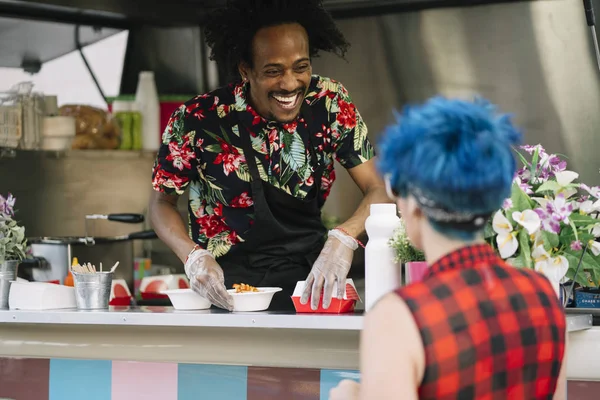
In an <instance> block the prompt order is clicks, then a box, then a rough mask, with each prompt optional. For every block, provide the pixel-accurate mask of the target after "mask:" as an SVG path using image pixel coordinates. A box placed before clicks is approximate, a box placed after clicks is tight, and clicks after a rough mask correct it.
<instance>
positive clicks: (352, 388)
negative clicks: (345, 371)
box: [329, 379, 360, 400]
mask: <svg viewBox="0 0 600 400" xmlns="http://www.w3.org/2000/svg"><path fill="white" fill-rule="evenodd" d="M359 392H360V384H359V383H358V382H356V381H352V380H349V379H345V380H343V381H341V382H340V383H339V385H337V386H336V387H334V388H333V389H331V390H330V391H329V400H358V397H359Z"/></svg>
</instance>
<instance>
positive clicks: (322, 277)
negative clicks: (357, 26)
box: [150, 0, 390, 310]
mask: <svg viewBox="0 0 600 400" xmlns="http://www.w3.org/2000/svg"><path fill="white" fill-rule="evenodd" d="M205 32H206V41H207V44H208V45H209V47H210V48H211V50H212V53H211V56H212V58H213V59H214V60H216V61H217V62H218V63H219V64H220V65H221V67H223V68H227V70H228V71H230V72H231V74H232V76H233V77H234V78H232V83H231V84H230V85H228V86H226V87H223V88H220V89H217V90H215V91H213V92H211V93H207V94H203V95H200V96H197V97H195V98H193V99H191V100H189V101H188V102H186V103H185V104H183V105H182V106H181V107H180V108H179V109H178V110H176V111H175V112H174V113H173V115H172V117H171V120H170V122H169V123H168V125H167V128H166V130H165V132H164V135H163V143H162V146H161V148H160V150H159V154H158V157H157V160H156V163H155V167H154V171H153V187H154V189H155V191H154V192H153V195H152V198H151V201H150V216H151V220H152V224H153V225H154V228H155V230H156V232H157V233H158V235H159V237H160V238H161V239H162V240H163V241H164V242H165V243H166V244H167V245H168V246H169V247H170V248H171V249H172V250H173V251H174V252H175V253H176V254H177V256H178V257H179V258H180V259H181V260H182V261H183V262H184V263H185V271H186V274H187V275H188V277H189V278H190V282H191V286H192V288H193V289H194V290H196V291H197V292H198V293H200V294H201V295H203V296H205V297H206V298H208V299H209V300H210V301H211V302H212V303H213V304H214V305H216V306H218V307H221V308H224V309H229V310H231V309H232V299H231V297H230V296H229V295H228V293H227V291H226V288H231V286H232V285H233V284H234V283H246V284H250V285H252V286H262V287H265V286H277V287H281V288H282V289H283V291H282V292H280V293H278V294H276V295H275V298H274V299H273V302H272V303H271V309H277V310H291V309H293V304H292V302H291V299H290V296H291V294H292V291H293V289H294V287H295V285H296V282H297V281H300V280H306V281H307V285H306V289H305V291H304V293H303V296H302V302H304V303H306V302H308V301H309V300H310V301H311V306H312V307H313V308H316V307H317V306H318V304H319V301H321V300H320V299H321V298H322V302H323V306H324V307H328V306H329V304H330V302H331V298H332V297H333V296H336V297H340V296H342V295H343V288H344V287H345V280H346V276H347V275H348V271H349V270H350V265H351V263H352V258H353V253H354V250H355V249H356V248H357V247H358V246H359V245H360V242H359V240H358V239H357V237H358V236H359V235H360V234H362V233H363V232H364V222H365V219H366V217H367V216H368V210H369V205H370V204H371V203H376V202H389V201H390V200H389V199H388V197H387V195H386V193H385V186H384V184H383V182H382V181H381V180H380V178H378V175H377V173H376V170H375V166H374V165H375V163H374V160H373V157H374V155H373V147H372V146H371V144H370V143H369V140H368V139H367V127H366V125H365V123H364V122H363V120H362V118H361V116H360V114H359V113H358V110H357V109H356V107H355V106H354V104H353V103H352V100H351V98H350V96H349V94H348V92H347V91H346V89H345V88H344V87H343V86H342V84H340V83H338V82H336V81H334V80H332V79H329V78H325V77H321V76H318V75H313V71H312V67H311V59H312V58H313V57H315V56H317V54H318V53H319V52H321V51H326V52H333V53H335V54H337V55H339V56H342V57H343V56H344V55H345V53H346V50H347V48H348V46H349V45H348V43H347V42H346V40H345V39H344V37H343V35H342V33H341V32H340V31H339V30H338V29H337V27H336V25H335V23H334V21H333V19H332V18H331V16H330V15H329V14H328V13H327V12H326V11H325V10H324V9H323V7H322V5H321V1H317V0H280V1H277V0H270V1H269V0H264V1H256V0H230V1H228V2H227V5H226V6H225V8H224V9H221V10H219V11H218V12H216V13H215V15H213V16H211V17H210V18H209V19H208V22H207V25H206V27H205ZM334 158H335V159H337V160H338V161H339V162H340V163H341V165H343V166H344V168H345V169H346V170H347V171H348V172H349V174H350V176H351V177H352V179H353V180H354V181H355V182H356V184H357V185H358V187H359V188H360V189H361V191H362V192H363V194H364V199H363V201H362V202H361V204H360V205H359V208H358V209H357V210H356V212H355V213H354V214H353V216H352V217H351V218H350V219H348V220H347V221H346V222H344V223H343V224H341V225H340V226H338V227H337V228H336V229H333V230H331V231H329V232H327V231H326V229H325V227H324V226H323V223H322V221H321V208H322V206H323V204H324V202H325V199H326V198H327V196H328V195H329V192H330V190H331V186H332V184H333V182H334V180H335V171H334V163H333V161H334ZM188 187H189V190H190V200H189V207H188V211H189V228H186V226H185V224H184V222H183V221H182V220H181V217H180V215H179V213H178V212H177V201H178V198H179V196H180V195H181V194H183V193H184V191H185V190H186V189H187V188H188ZM336 282H337V283H338V284H339V285H338V287H339V288H340V289H341V290H339V291H338V292H337V293H333V287H334V284H335V283H336ZM321 293H323V295H322V296H321Z"/></svg>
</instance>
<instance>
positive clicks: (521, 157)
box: [515, 150, 530, 168]
mask: <svg viewBox="0 0 600 400" xmlns="http://www.w3.org/2000/svg"><path fill="white" fill-rule="evenodd" d="M515 153H517V156H518V157H519V158H520V159H521V163H523V167H526V168H530V165H529V162H528V161H527V160H526V159H525V157H523V154H521V152H520V151H518V150H515Z"/></svg>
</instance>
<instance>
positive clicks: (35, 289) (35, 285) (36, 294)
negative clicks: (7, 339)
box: [8, 280, 77, 310]
mask: <svg viewBox="0 0 600 400" xmlns="http://www.w3.org/2000/svg"><path fill="white" fill-rule="evenodd" d="M8 304H9V306H10V309H11V310H58V309H67V308H76V307H77V303H76V302H75V288H73V287H70V286H63V285H56V284H54V283H45V282H27V281H22V280H17V281H15V282H12V284H11V286H10V293H9V297H8Z"/></svg>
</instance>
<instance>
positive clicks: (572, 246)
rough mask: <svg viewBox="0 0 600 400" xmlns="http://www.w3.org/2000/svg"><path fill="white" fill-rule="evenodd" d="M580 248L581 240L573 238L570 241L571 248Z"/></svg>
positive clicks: (576, 249)
mask: <svg viewBox="0 0 600 400" xmlns="http://www.w3.org/2000/svg"><path fill="white" fill-rule="evenodd" d="M581 249H583V247H582V246H581V241H579V240H574V241H573V242H571V250H573V251H579V250H581Z"/></svg>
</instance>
